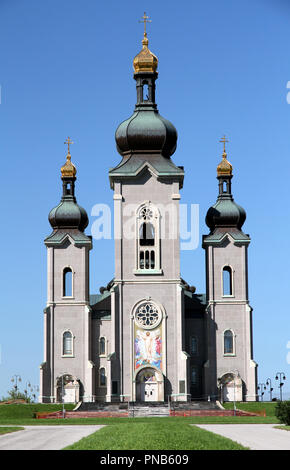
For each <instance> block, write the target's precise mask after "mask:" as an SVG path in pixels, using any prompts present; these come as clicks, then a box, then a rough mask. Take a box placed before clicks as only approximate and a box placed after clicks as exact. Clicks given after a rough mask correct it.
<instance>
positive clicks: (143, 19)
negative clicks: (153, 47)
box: [139, 11, 152, 38]
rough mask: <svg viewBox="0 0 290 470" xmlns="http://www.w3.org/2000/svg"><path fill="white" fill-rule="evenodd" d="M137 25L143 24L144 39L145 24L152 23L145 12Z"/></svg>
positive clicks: (145, 34) (145, 33)
mask: <svg viewBox="0 0 290 470" xmlns="http://www.w3.org/2000/svg"><path fill="white" fill-rule="evenodd" d="M139 23H144V38H147V32H146V23H152V20H149V16H147V15H146V12H145V11H144V15H143V16H142V20H139Z"/></svg>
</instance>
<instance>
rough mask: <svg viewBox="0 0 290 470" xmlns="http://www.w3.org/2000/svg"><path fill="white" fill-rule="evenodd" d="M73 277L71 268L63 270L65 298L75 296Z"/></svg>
mask: <svg viewBox="0 0 290 470" xmlns="http://www.w3.org/2000/svg"><path fill="white" fill-rule="evenodd" d="M72 285H73V275H72V270H71V268H64V270H63V296H64V297H72V295H73V288H72Z"/></svg>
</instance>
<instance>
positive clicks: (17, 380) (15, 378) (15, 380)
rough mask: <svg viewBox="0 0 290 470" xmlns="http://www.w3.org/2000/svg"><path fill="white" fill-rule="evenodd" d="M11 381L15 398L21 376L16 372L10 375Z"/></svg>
mask: <svg viewBox="0 0 290 470" xmlns="http://www.w3.org/2000/svg"><path fill="white" fill-rule="evenodd" d="M11 382H12V383H14V382H15V385H14V389H15V393H16V398H17V391H18V385H17V384H18V382H21V377H20V375H18V374H15V375H13V376H12V378H11Z"/></svg>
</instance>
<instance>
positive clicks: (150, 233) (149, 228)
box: [140, 222, 155, 246]
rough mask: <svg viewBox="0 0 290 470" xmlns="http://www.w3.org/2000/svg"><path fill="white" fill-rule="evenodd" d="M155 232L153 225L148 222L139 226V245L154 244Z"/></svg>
mask: <svg viewBox="0 0 290 470" xmlns="http://www.w3.org/2000/svg"><path fill="white" fill-rule="evenodd" d="M154 243H155V232H154V227H153V225H152V224H151V223H150V222H144V223H143V224H142V225H141V227H140V245H141V246H154Z"/></svg>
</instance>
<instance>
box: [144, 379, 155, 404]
mask: <svg viewBox="0 0 290 470" xmlns="http://www.w3.org/2000/svg"><path fill="white" fill-rule="evenodd" d="M141 400H142V401H157V383H149V382H147V383H146V382H145V383H142V384H141Z"/></svg>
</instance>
